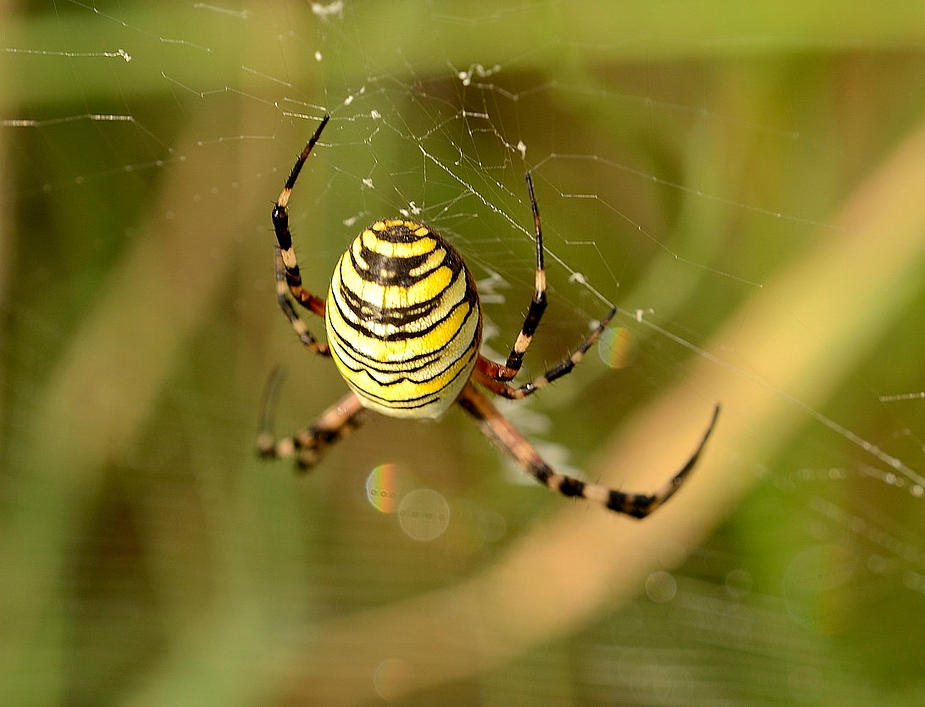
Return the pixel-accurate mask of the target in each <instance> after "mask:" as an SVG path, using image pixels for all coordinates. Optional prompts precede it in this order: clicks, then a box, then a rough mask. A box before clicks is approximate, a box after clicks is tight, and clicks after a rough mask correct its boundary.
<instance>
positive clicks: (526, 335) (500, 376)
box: [491, 172, 546, 381]
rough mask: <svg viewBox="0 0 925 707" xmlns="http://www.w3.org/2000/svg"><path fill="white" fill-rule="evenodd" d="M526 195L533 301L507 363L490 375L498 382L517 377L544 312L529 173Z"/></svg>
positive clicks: (540, 239)
mask: <svg viewBox="0 0 925 707" xmlns="http://www.w3.org/2000/svg"><path fill="white" fill-rule="evenodd" d="M526 179H527V193H528V194H529V195H530V209H531V210H532V211H533V231H534V234H535V235H534V240H535V242H536V275H535V278H534V284H533V299H532V300H531V301H530V308H529V309H528V310H527V315H526V317H525V318H524V323H523V326H522V327H521V329H520V333H519V334H518V335H517V339H516V341H514V346H513V347H512V348H511V353H510V354H508V357H507V362H506V363H505V365H503V366H501V365H498V364H495V366H494V368H493V369H492V371H491V375H492V376H493V377H494V378H496V379H497V380H500V381H509V380H511V379H513V378H514V376H516V375H517V372H518V371H519V370H520V367H521V365H522V364H523V360H524V354H526V353H527V349H528V348H529V347H530V342H531V341H533V335H534V334H535V333H536V329H537V327H538V326H539V325H540V319H542V318H543V312H545V311H546V267H545V265H544V263H543V229H542V228H541V226H540V209H539V207H538V206H537V205H536V196H535V195H534V193H533V177H531V176H530V173H529V172H527V174H526Z"/></svg>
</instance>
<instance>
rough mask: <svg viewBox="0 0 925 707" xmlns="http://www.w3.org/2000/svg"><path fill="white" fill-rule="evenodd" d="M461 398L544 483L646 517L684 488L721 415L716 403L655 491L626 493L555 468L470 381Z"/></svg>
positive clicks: (486, 431) (490, 435) (482, 424)
mask: <svg viewBox="0 0 925 707" xmlns="http://www.w3.org/2000/svg"><path fill="white" fill-rule="evenodd" d="M458 402H459V404H460V405H461V406H462V407H463V409H464V410H465V411H466V412H468V413H469V414H470V415H472V417H473V418H475V421H476V423H477V424H478V426H479V429H481V430H482V432H483V433H484V434H485V436H486V437H488V438H489V439H490V440H491V441H492V442H494V443H495V445H497V446H498V447H499V448H500V449H501V450H502V451H504V452H505V453H506V454H507V455H508V456H510V457H511V458H512V459H513V460H514V461H516V462H517V463H518V464H519V465H520V466H521V467H522V468H523V469H524V471H526V472H527V473H528V474H530V475H531V476H533V478H535V479H536V480H537V481H539V482H540V483H541V484H544V485H545V486H548V487H549V488H550V489H552V490H553V491H556V492H557V493H560V494H562V495H563V496H570V497H580V498H584V499H587V500H589V501H593V502H595V503H599V504H600V505H602V506H604V507H605V508H608V509H610V510H612V511H616V512H617V513H623V514H624V515H628V516H632V517H633V518H645V517H646V516H647V515H649V514H650V513H652V512H653V511H654V510H655V509H656V508H658V507H659V506H661V505H662V504H663V503H665V501H667V500H668V499H669V498H671V497H672V496H673V495H674V494H675V492H676V491H677V490H678V489H679V488H681V485H682V484H683V483H684V481H685V479H687V476H688V474H689V473H690V471H691V469H693V468H694V465H695V464H696V463H697V459H698V458H699V457H700V453H701V452H702V451H703V448H704V445H706V443H707V440H708V439H709V438H710V434H711V433H712V432H713V427H714V426H715V424H716V419H717V417H718V416H719V405H717V406H716V408H715V409H714V410H713V417H712V419H711V420H710V424H709V426H708V427H707V431H706V432H705V433H704V435H703V437H702V438H701V440H700V443H699V444H698V445H697V448H696V449H695V450H694V453H693V454H692V455H691V456H690V458H689V459H688V460H687V462H686V463H685V464H684V466H683V467H681V470H680V471H678V472H677V473H676V474H675V475H674V476H673V477H671V479H669V480H668V481H666V482H665V483H664V484H663V485H662V487H661V488H659V489H658V490H657V491H655V493H652V494H637V493H623V492H622V491H616V490H614V489H610V488H607V487H606V486H601V485H600V484H591V483H587V482H584V481H580V480H578V479H575V478H572V477H571V476H566V475H564V474H559V473H558V472H556V471H554V470H553V469H552V468H551V467H550V466H549V465H548V464H547V463H546V462H545V461H543V458H542V457H541V456H540V455H539V452H537V451H536V449H535V448H534V447H533V445H532V444H530V442H528V441H527V439H526V438H525V437H524V436H523V435H522V434H521V433H520V432H518V430H517V428H516V427H514V425H512V424H511V423H510V422H508V420H507V418H505V417H504V416H503V415H502V414H501V413H500V412H498V409H497V408H496V407H495V406H494V405H493V404H492V402H491V401H490V400H489V399H488V398H487V397H485V396H484V395H483V394H482V393H480V392H479V391H478V390H476V389H475V387H473V386H472V384H471V383H470V384H468V385H467V386H466V387H465V388H463V391H462V393H461V394H460V396H459V401H458Z"/></svg>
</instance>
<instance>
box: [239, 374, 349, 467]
mask: <svg viewBox="0 0 925 707" xmlns="http://www.w3.org/2000/svg"><path fill="white" fill-rule="evenodd" d="M281 380H282V375H281V373H280V372H279V369H275V370H274V371H273V373H272V374H271V376H270V380H269V381H268V382H267V388H266V392H265V394H264V400H263V407H262V410H261V414H260V430H259V432H258V433H257V443H256V447H257V454H259V455H260V456H261V457H263V458H265V459H295V461H296V464H298V467H299V469H300V470H301V471H303V472H304V471H308V470H309V469H311V467H313V466H314V465H315V464H316V463H317V462H318V460H319V459H320V458H321V455H322V454H323V452H324V451H325V450H326V449H327V448H328V447H329V446H331V445H332V444H334V443H335V442H338V441H339V440H340V439H341V438H343V437H344V436H345V435H347V434H348V433H350V432H351V431H353V430H355V429H356V428H357V427H359V426H360V425H361V424H363V421H364V420H365V419H366V408H364V407H363V405H362V404H361V403H360V399H359V398H358V397H357V396H356V395H354V394H353V393H348V394H347V395H345V396H344V397H343V398H341V399H340V400H339V401H338V402H337V403H336V404H335V405H332V406H331V407H329V408H328V409H327V410H325V411H324V412H323V413H321V415H320V416H319V417H318V418H317V419H316V420H315V421H314V422H313V423H311V424H310V425H309V426H308V427H304V428H302V429H301V430H299V431H298V432H296V433H295V434H293V435H290V436H288V437H279V438H277V437H276V436H275V435H274V434H273V408H274V402H275V398H276V391H277V389H278V387H279V384H280V382H281Z"/></svg>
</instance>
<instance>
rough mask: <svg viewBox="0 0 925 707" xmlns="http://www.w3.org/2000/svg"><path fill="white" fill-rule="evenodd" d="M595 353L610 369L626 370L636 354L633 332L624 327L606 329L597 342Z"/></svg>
mask: <svg viewBox="0 0 925 707" xmlns="http://www.w3.org/2000/svg"><path fill="white" fill-rule="evenodd" d="M597 351H598V353H599V354H600V357H601V360H602V361H603V362H604V363H606V364H607V365H608V366H610V367H611V368H626V367H627V366H628V365H629V364H630V363H631V362H632V360H633V358H634V357H635V354H636V342H635V341H634V340H633V332H631V331H630V330H629V329H627V328H625V327H613V328H612V329H607V330H606V331H605V332H604V333H603V334H601V338H600V341H598V342H597Z"/></svg>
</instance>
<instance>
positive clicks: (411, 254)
mask: <svg viewBox="0 0 925 707" xmlns="http://www.w3.org/2000/svg"><path fill="white" fill-rule="evenodd" d="M325 326H326V328H327V335H328V345H329V346H330V347H331V354H332V356H333V357H334V362H335V363H336V364H337V368H338V370H340V372H341V375H343V377H344V379H345V380H346V381H347V384H348V385H349V386H350V387H351V388H352V389H353V391H354V392H355V393H356V394H357V395H358V396H359V397H360V400H361V401H362V402H363V404H364V405H365V406H366V407H368V408H371V409H373V410H376V411H378V412H381V413H383V414H386V415H391V416H393V417H411V418H428V417H437V416H439V415H440V414H441V413H443V412H444V411H445V410H446V409H447V408H448V407H449V406H450V405H452V404H453V402H454V401H455V400H456V398H457V396H458V395H459V393H460V391H461V390H462V388H463V386H464V385H465V384H466V381H467V380H468V379H469V376H470V374H471V373H472V369H473V367H474V366H475V361H476V358H477V356H478V350H479V344H480V343H481V334H482V319H481V311H480V309H479V299H478V294H477V293H476V290H475V284H474V282H473V279H472V275H471V274H470V273H469V270H468V269H467V268H466V265H465V263H463V260H462V258H461V257H460V255H459V253H458V252H457V251H456V249H455V248H453V246H451V245H450V244H449V243H448V242H447V241H446V240H444V239H443V238H442V237H441V236H440V235H439V234H437V233H434V232H433V231H431V230H430V229H429V228H428V227H427V226H425V225H423V224H421V223H418V222H416V221H409V220H405V219H391V220H386V221H377V222H376V223H374V224H373V225H372V226H370V227H369V228H367V229H365V230H364V231H363V232H362V233H361V234H360V235H359V236H357V238H356V240H354V241H353V243H352V244H351V245H350V247H349V248H348V249H347V251H346V252H345V253H344V254H343V255H342V256H341V258H340V260H339V261H338V263H337V267H336V268H335V270H334V276H333V278H332V279H331V289H330V290H329V291H328V299H327V303H326V307H325Z"/></svg>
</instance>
